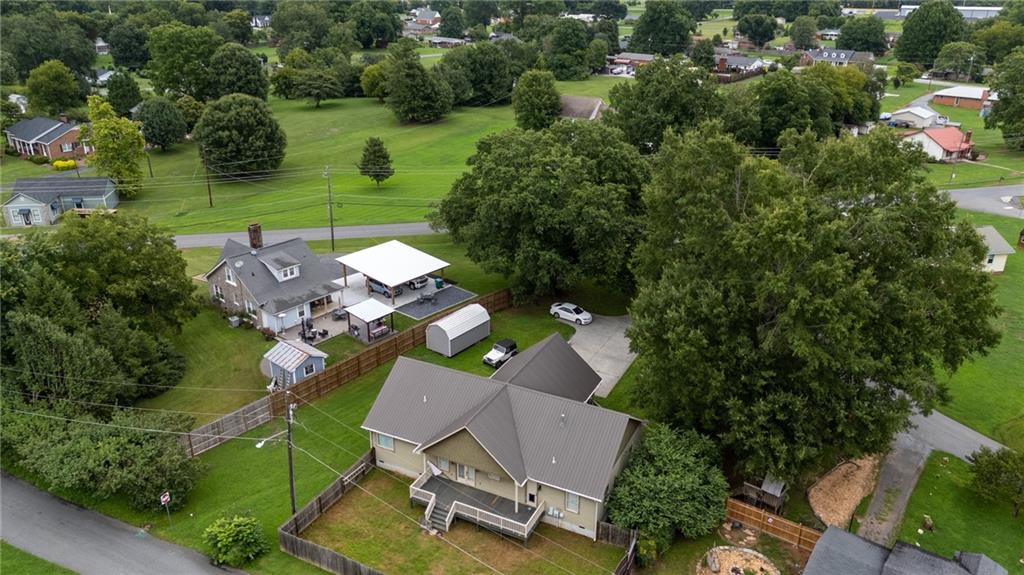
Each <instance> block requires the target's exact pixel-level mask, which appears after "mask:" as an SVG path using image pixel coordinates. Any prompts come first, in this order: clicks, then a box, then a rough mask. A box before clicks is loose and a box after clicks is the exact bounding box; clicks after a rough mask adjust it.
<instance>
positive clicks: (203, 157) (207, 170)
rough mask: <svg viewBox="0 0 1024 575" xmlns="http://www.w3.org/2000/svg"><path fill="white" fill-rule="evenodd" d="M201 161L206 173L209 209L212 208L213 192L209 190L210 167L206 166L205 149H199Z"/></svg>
mask: <svg viewBox="0 0 1024 575" xmlns="http://www.w3.org/2000/svg"><path fill="white" fill-rule="evenodd" d="M199 153H200V155H201V156H202V160H203V171H205V172H206V197H207V198H209V200H210V207H211V208H212V207H213V190H212V189H210V167H209V166H207V165H206V147H202V148H200V149H199Z"/></svg>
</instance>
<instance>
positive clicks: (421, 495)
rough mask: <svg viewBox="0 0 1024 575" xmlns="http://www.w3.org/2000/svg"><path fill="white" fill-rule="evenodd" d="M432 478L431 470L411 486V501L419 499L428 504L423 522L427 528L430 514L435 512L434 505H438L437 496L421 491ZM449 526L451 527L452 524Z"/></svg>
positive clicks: (421, 475)
mask: <svg viewBox="0 0 1024 575" xmlns="http://www.w3.org/2000/svg"><path fill="white" fill-rule="evenodd" d="M430 477H431V475H430V470H427V471H424V472H423V473H422V474H420V476H419V477H417V478H416V481H413V482H412V485H410V486H409V499H418V500H420V501H424V502H426V504H427V510H426V511H425V512H424V513H423V520H424V523H425V524H426V525H427V526H429V525H430V513H431V512H432V511H434V505H436V504H437V495H434V494H433V493H431V492H430V491H427V490H426V489H421V487H423V485H424V484H426V482H427V481H428V480H429V479H430ZM448 524H449V525H450V524H451V522H449V523H448Z"/></svg>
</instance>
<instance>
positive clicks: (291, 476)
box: [285, 403, 296, 515]
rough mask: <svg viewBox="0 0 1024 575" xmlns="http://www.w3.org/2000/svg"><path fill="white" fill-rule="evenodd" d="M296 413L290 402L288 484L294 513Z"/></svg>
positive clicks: (287, 419)
mask: <svg viewBox="0 0 1024 575" xmlns="http://www.w3.org/2000/svg"><path fill="white" fill-rule="evenodd" d="M294 413H295V404H294V403H289V404H288V417H287V418H285V421H287V422H288V485H289V487H290V488H291V494H292V515H295V512H296V509H295V464H294V463H292V417H293V416H294Z"/></svg>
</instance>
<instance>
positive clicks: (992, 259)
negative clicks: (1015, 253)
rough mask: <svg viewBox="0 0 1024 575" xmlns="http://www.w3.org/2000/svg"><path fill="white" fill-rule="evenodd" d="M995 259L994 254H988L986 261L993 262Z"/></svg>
mask: <svg viewBox="0 0 1024 575" xmlns="http://www.w3.org/2000/svg"><path fill="white" fill-rule="evenodd" d="M995 261H996V254H988V259H987V260H986V263H989V264H992V263H995Z"/></svg>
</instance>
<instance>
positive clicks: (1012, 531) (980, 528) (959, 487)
mask: <svg viewBox="0 0 1024 575" xmlns="http://www.w3.org/2000/svg"><path fill="white" fill-rule="evenodd" d="M971 477H972V476H971V472H970V465H968V464H967V463H965V462H963V461H961V460H960V459H957V458H956V457H954V456H952V455H950V454H948V453H943V452H941V451H933V452H932V454H931V455H930V456H929V457H928V463H927V464H925V468H924V471H923V472H922V473H921V478H920V479H919V480H918V482H917V487H916V488H915V489H914V493H913V494H912V495H911V496H910V502H909V503H908V504H907V511H906V514H905V515H904V519H903V524H902V525H901V526H900V529H899V535H898V536H897V539H900V540H902V541H906V542H907V543H910V544H911V545H920V546H921V547H922V548H924V549H927V550H928V551H931V552H933V553H937V554H939V555H941V556H943V557H952V556H953V553H954V552H956V551H974V552H978V553H984V554H986V555H988V556H989V557H991V558H992V559H994V560H995V561H997V562H999V563H1001V564H1002V566H1003V567H1005V568H1006V569H1007V570H1008V571H1009V572H1010V573H1011V575H1020V574H1021V573H1024V565H1022V564H1021V563H1020V562H1019V561H1018V560H1019V559H1020V558H1021V553H1022V548H1021V542H1024V522H1021V520H1020V519H1019V518H1014V517H1013V508H1012V506H1011V505H1010V504H1009V503H1008V502H1000V503H993V502H989V501H986V500H984V499H981V498H980V497H978V496H977V495H976V494H975V492H974V491H973V490H971V488H970V482H971ZM924 515H930V516H931V517H932V519H933V520H934V522H935V531H933V532H928V531H925V532H924V533H922V534H919V533H918V529H919V528H920V527H921V526H922V522H923V516H924Z"/></svg>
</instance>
